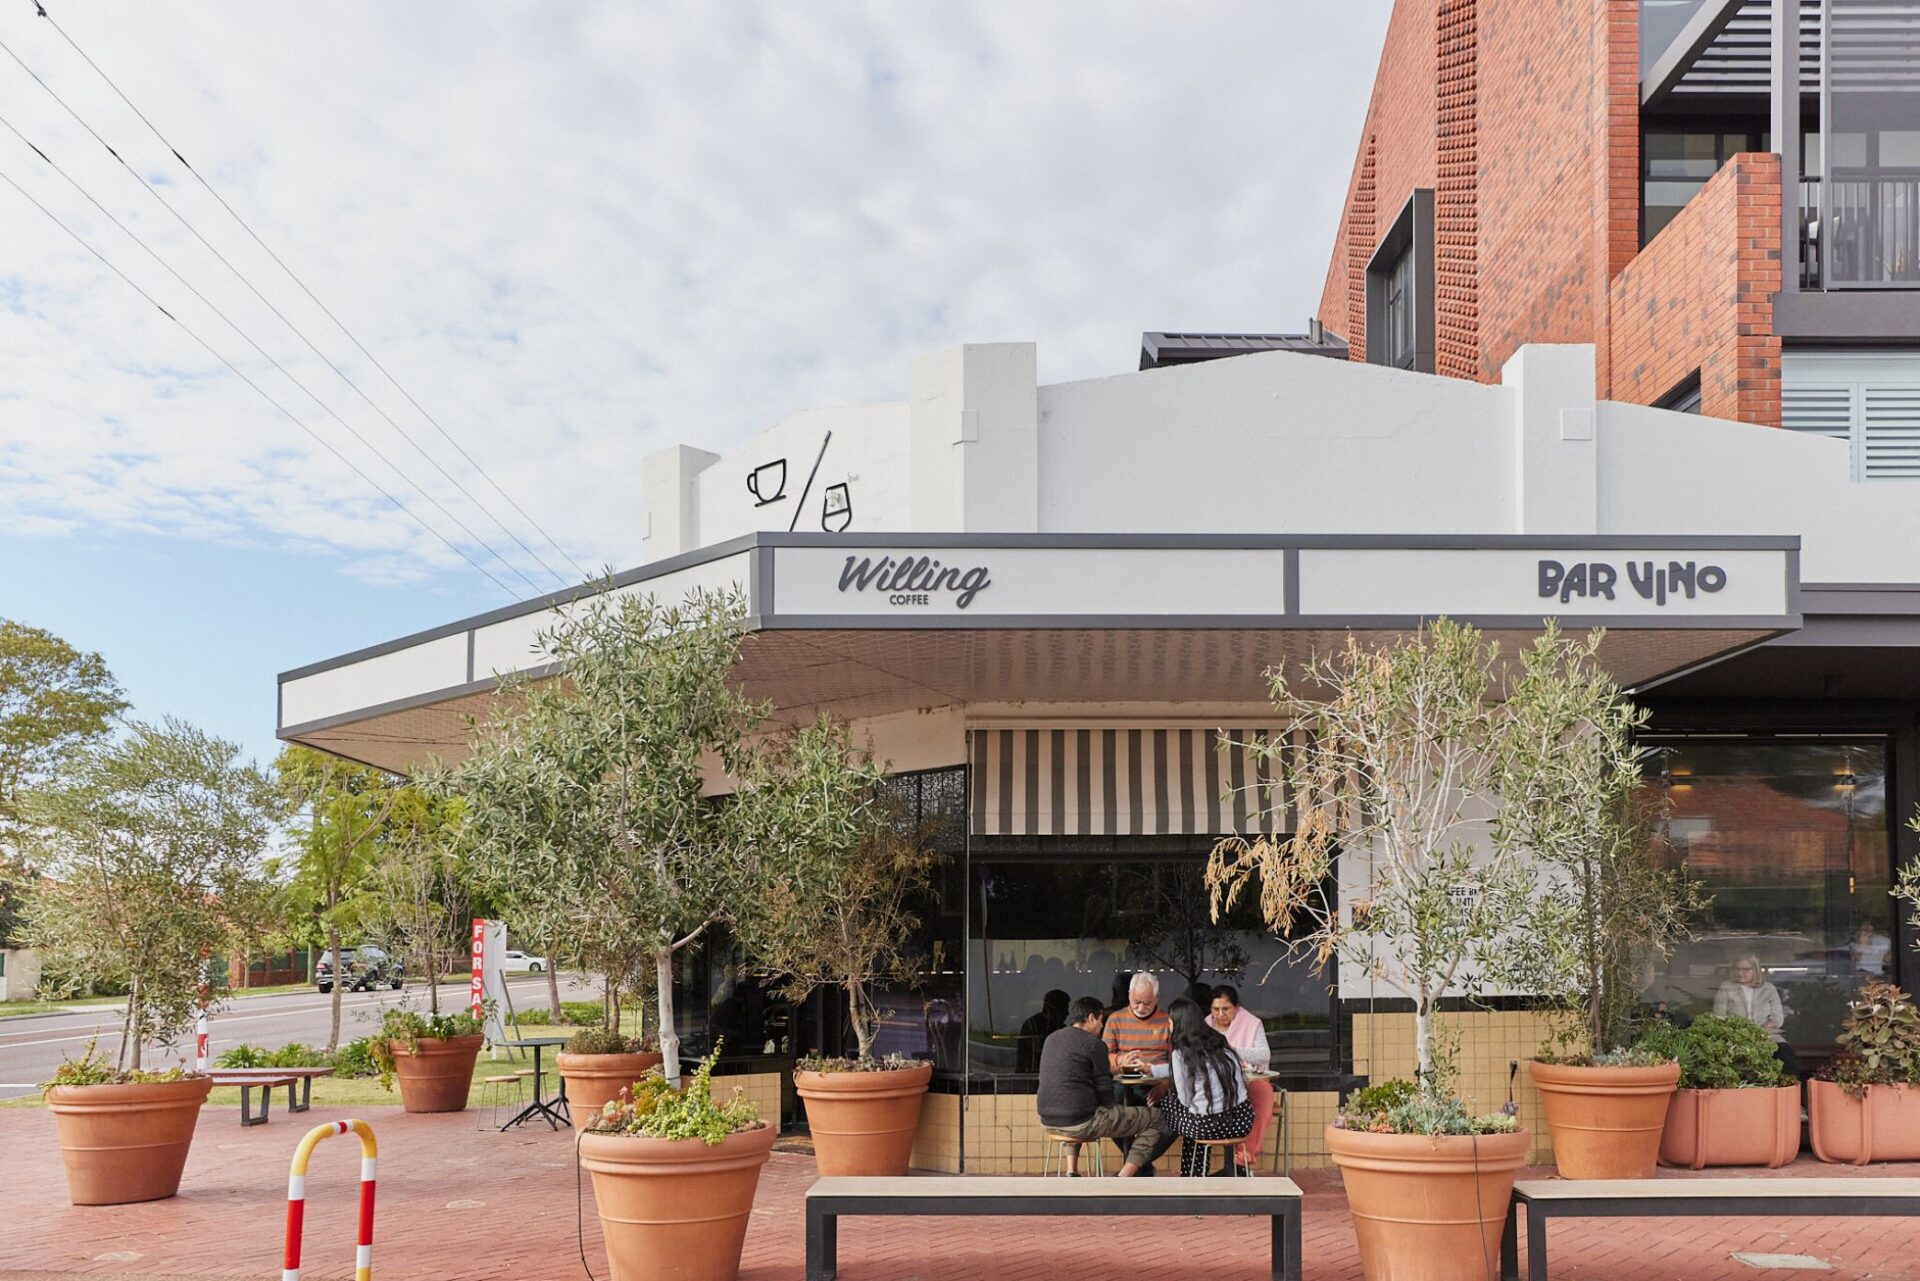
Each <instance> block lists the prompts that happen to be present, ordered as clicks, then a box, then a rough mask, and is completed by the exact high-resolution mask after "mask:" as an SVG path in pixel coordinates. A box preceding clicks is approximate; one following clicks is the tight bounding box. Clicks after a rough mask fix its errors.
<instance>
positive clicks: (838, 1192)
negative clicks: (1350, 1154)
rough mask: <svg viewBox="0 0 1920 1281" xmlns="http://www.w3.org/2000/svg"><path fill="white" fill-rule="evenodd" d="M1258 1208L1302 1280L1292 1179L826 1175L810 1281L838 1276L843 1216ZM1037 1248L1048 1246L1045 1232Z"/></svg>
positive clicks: (813, 1229)
mask: <svg viewBox="0 0 1920 1281" xmlns="http://www.w3.org/2000/svg"><path fill="white" fill-rule="evenodd" d="M1083 1214H1085V1215H1124V1216H1127V1217H1129V1218H1131V1217H1136V1216H1139V1215H1202V1214H1205V1215H1259V1216H1265V1217H1268V1218H1270V1219H1272V1221H1273V1276H1274V1279H1275V1281H1300V1189H1299V1187H1297V1186H1296V1185H1295V1184H1294V1182H1293V1180H1292V1179H1272V1178H1258V1179H1119V1178H1114V1179H1037V1178H1031V1177H1026V1178H1022V1177H1018V1176H1004V1175H965V1174H958V1175H924V1176H910V1177H907V1178H898V1179H893V1178H825V1179H820V1180H819V1181H817V1182H816V1183H815V1184H814V1185H813V1186H812V1187H811V1188H808V1189H807V1281H833V1276H834V1273H835V1271H837V1269H838V1267H839V1253H838V1246H839V1219H840V1217H841V1216H842V1215H892V1216H920V1217H926V1218H950V1217H955V1216H960V1215H1062V1216H1064V1215H1083ZM1031 1248H1032V1249H1036V1250H1038V1249H1042V1248H1044V1246H1043V1243H1042V1241H1041V1239H1039V1238H1035V1239H1034V1240H1033V1241H1032V1242H1031Z"/></svg>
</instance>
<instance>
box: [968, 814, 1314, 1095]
mask: <svg viewBox="0 0 1920 1281" xmlns="http://www.w3.org/2000/svg"><path fill="white" fill-rule="evenodd" d="M1210 845H1211V841H1210V839H1209V838H1206V837H1064V836H1063V837H975V838H974V840H973V848H972V869H971V876H970V882H969V896H970V898H969V908H970V916H969V926H968V930H969V937H968V950H967V956H968V965H967V973H968V990H967V1029H966V1031H967V1057H968V1062H967V1069H968V1072H969V1074H970V1075H971V1076H974V1077H981V1076H990V1077H993V1076H1012V1075H1020V1074H1023V1073H1027V1072H1031V1071H1033V1065H1034V1064H1035V1063H1036V1062H1037V1060H1038V1043H1039V1042H1040V1041H1041V1040H1044V1039H1045V1035H1046V1033H1047V1032H1048V1031H1050V1030H1052V1029H1053V1028H1055V1027H1057V1026H1058V1023H1057V1022H1056V1021H1054V1018H1055V1016H1054V1015H1053V1013H1052V1007H1053V1006H1055V1005H1059V1004H1060V994H1062V993H1064V994H1065V996H1066V998H1067V999H1068V1000H1071V999H1073V998H1076V997H1081V996H1093V997H1098V998H1099V999H1100V1000H1101V1001H1103V1002H1105V1003H1106V1004H1107V1005H1108V1006H1109V1007H1113V1006H1117V1005H1120V1004H1122V1003H1124V1002H1125V1000H1126V983H1127V980H1128V978H1129V977H1130V976H1131V975H1132V974H1133V973H1134V972H1135V971H1138V970H1146V971H1149V972H1151V973H1152V974H1153V975H1154V976H1155V977H1156V978H1158V979H1159V980H1160V998H1161V1003H1162V1004H1163V1005H1164V1004H1166V1003H1168V1002H1171V1001H1172V1000H1173V999H1174V998H1175V997H1178V996H1182V995H1188V994H1192V993H1195V992H1197V991H1198V990H1200V989H1206V990H1207V991H1208V992H1210V991H1211V989H1212V988H1214V987H1216V986H1218V985H1220V984H1223V983H1225V984H1231V985H1233V986H1234V987H1236V988H1238V989H1239V991H1240V998H1241V1002H1242V1004H1243V1005H1244V1006H1245V1007H1246V1008H1247V1009H1249V1010H1251V1011H1252V1012H1253V1013H1254V1014H1255V1015H1257V1016H1259V1017H1260V1019H1261V1020H1262V1021H1263V1022H1264V1023H1265V1025H1266V1028H1267V1038H1268V1041H1269V1042H1270V1043H1271V1044H1272V1046H1273V1050H1274V1059H1275V1062H1276V1064H1280V1065H1285V1066H1292V1067H1295V1068H1298V1069H1301V1070H1318V1071H1324V1070H1326V1069H1327V1068H1328V1067H1329V1066H1330V1064H1331V1062H1332V1054H1333V1024H1332V1018H1331V1011H1332V998H1331V994H1330V993H1329V990H1328V982H1327V980H1326V979H1325V978H1321V977H1316V976H1315V975H1313V974H1312V972H1311V967H1310V966H1309V965H1307V964H1305V963H1300V962H1293V961H1290V960H1289V959H1288V958H1287V954H1286V944H1285V943H1284V942H1283V941H1282V940H1279V939H1276V938H1275V937H1274V935H1273V933H1272V931H1271V930H1269V929H1268V928H1266V927H1265V926H1264V925H1263V924H1262V923H1261V922H1260V919H1259V913H1258V910H1257V908H1256V907H1255V905H1254V904H1252V903H1250V902H1246V901H1243V902H1241V903H1239V904H1237V905H1236V906H1235V907H1234V909H1233V910H1232V911H1231V912H1230V913H1228V914H1227V915H1226V916H1225V917H1224V918H1223V919H1222V920H1220V921H1219V922H1215V921H1214V920H1213V919H1212V917H1211V913H1210V911H1209V906H1208V900H1207V891H1206V886H1205V880H1204V878H1205V868H1206V852H1207V849H1208V848H1209V846H1210Z"/></svg>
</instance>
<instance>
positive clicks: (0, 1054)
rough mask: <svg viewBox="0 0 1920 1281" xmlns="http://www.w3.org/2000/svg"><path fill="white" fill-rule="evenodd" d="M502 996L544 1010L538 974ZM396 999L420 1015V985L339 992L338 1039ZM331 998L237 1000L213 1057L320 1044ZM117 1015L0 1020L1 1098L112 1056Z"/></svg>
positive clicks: (160, 1059) (588, 995)
mask: <svg viewBox="0 0 1920 1281" xmlns="http://www.w3.org/2000/svg"><path fill="white" fill-rule="evenodd" d="M507 996H508V999H509V1000H510V1001H511V1002H512V1003H513V1008H514V1009H516V1010H525V1009H540V1008H544V1007H545V1005H546V1001H547V981H546V978H545V976H544V975H539V974H532V975H516V976H514V977H513V978H510V979H509V980H508V981H507ZM599 996H600V989H599V988H598V987H597V986H594V987H589V986H587V985H586V984H584V983H582V982H581V981H580V979H579V978H578V977H577V976H568V975H562V976H561V978H560V998H561V999H562V1000H565V1001H588V1000H595V999H598V997H599ZM466 999H467V985H466V983H465V982H464V981H462V982H459V983H443V984H442V985H441V987H440V1008H441V1009H443V1010H452V1009H458V1008H460V1007H461V1006H462V1005H464V1004H465V1003H466ZM402 1000H405V1001H406V1002H407V1003H408V1004H409V1005H410V1006H411V1007H412V1008H414V1009H416V1010H424V1009H425V1008H426V1005H427V992H426V987H425V985H424V984H420V983H408V984H407V986H406V987H405V988H404V989H402V990H401V991H398V992H392V991H386V990H381V991H377V992H347V993H343V994H342V997H341V1001H340V1039H341V1040H342V1041H351V1040H353V1039H354V1038H355V1037H361V1036H365V1035H367V1034H368V1033H369V1032H371V1031H373V1029H374V1024H375V1021H376V1020H377V1019H378V1018H379V1017H380V1011H381V1010H382V1009H384V1008H385V1007H387V1006H390V1005H394V1004H397V1003H398V1002H400V1001H402ZM332 1001H333V998H332V997H331V996H322V995H320V994H319V993H318V992H316V991H307V992H286V993H282V994H280V995H278V996H241V997H238V998H236V999H235V1000H232V1001H230V1002H228V1004H227V1006H226V1008H225V1009H223V1010H221V1011H219V1012H218V1013H216V1014H215V1015H214V1016H213V1017H212V1019H211V1020H210V1024H211V1026H210V1029H209V1033H210V1039H211V1041H212V1049H213V1054H214V1056H215V1057H218V1056H219V1054H220V1052H221V1051H222V1050H224V1049H229V1048H231V1047H232V1046H235V1045H238V1044H239V1043H241V1042H243V1041H244V1042H247V1043H248V1044H250V1045H257V1046H261V1047H263V1048H268V1049H271V1048H273V1047H275V1046H280V1045H285V1044H287V1043H288V1042H289V1041H303V1042H305V1043H306V1044H308V1045H313V1046H321V1045H325V1044H326V1043H327V1028H328V1025H329V1023H330V1022H331V1014H330V1013H329V1011H330V1009H331V1007H332ZM120 1017H121V1007H119V1006H117V1005H110V1004H106V1003H104V1002H103V1003H102V1004H101V1005H99V1006H89V1007H86V1008H83V1009H76V1010H73V1011H72V1012H70V1013H62V1014H49V1015H44V1016H32V1015H29V1016H24V1017H19V1018H7V1019H0V1099H11V1098H18V1097H20V1096H21V1095H23V1094H32V1093H35V1092H37V1091H38V1090H39V1088H40V1086H39V1084H38V1083H39V1082H41V1081H45V1080H47V1079H48V1078H50V1077H51V1076H52V1075H53V1072H54V1069H55V1068H57V1067H58V1066H59V1065H60V1060H61V1059H62V1058H64V1057H68V1056H78V1055H79V1054H80V1053H81V1052H82V1051H83V1050H84V1049H85V1048H86V1044H87V1042H88V1041H89V1040H91V1039H92V1038H93V1037H95V1036H96V1035H97V1036H98V1037H99V1038H100V1045H99V1048H100V1050H101V1052H102V1053H104V1054H106V1055H107V1056H108V1057H109V1058H111V1057H113V1056H114V1055H116V1054H117V1053H118V1052H119V1048H120ZM183 1057H184V1058H187V1059H191V1058H192V1057H193V1037H192V1035H191V1034H189V1035H188V1036H187V1037H186V1039H185V1040H183V1041H182V1042H181V1044H180V1045H179V1046H177V1047H175V1048H174V1049H173V1050H171V1051H169V1050H168V1049H167V1048H166V1047H164V1046H157V1045H156V1046H148V1047H147V1048H146V1050H145V1051H144V1052H143V1055H142V1058H143V1060H144V1061H145V1063H146V1065H147V1066H149V1067H170V1066H172V1065H173V1064H174V1063H176V1062H178V1061H180V1060H181V1059H182V1058H183Z"/></svg>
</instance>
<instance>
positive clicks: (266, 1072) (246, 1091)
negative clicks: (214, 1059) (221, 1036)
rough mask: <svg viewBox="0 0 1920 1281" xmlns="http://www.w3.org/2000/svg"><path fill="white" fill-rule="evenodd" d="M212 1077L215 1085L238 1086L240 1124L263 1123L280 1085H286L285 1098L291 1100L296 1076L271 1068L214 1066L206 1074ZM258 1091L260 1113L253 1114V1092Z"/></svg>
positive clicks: (289, 1101) (290, 1101) (265, 1121)
mask: <svg viewBox="0 0 1920 1281" xmlns="http://www.w3.org/2000/svg"><path fill="white" fill-rule="evenodd" d="M207 1075H208V1076H211V1077H212V1078H213V1083H214V1085H216V1086H223V1085H226V1086H231V1085H237V1086H239V1087H240V1124H241V1125H242V1126H249V1125H265V1124H266V1123H267V1110H268V1108H269V1106H270V1105H271V1104H272V1103H273V1092H274V1091H275V1090H276V1089H278V1088H280V1087H281V1086H283V1085H284V1086H286V1087H287V1100H288V1103H289V1105H291V1103H292V1100H293V1084H294V1081H295V1079H296V1078H294V1077H291V1076H283V1075H280V1074H278V1073H277V1072H276V1071H275V1070H274V1069H272V1068H215V1069H214V1070H213V1071H212V1072H209V1073H208V1074H207ZM256 1089H257V1090H259V1091H260V1115H259V1116H255V1115H254V1114H253V1103H252V1098H253V1092H254V1091H255V1090H256Z"/></svg>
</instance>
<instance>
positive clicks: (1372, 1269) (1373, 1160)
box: [1327, 1126, 1529, 1281]
mask: <svg viewBox="0 0 1920 1281" xmlns="http://www.w3.org/2000/svg"><path fill="white" fill-rule="evenodd" d="M1528 1142H1529V1138H1528V1135H1527V1132H1526V1131H1524V1130H1522V1131H1519V1132H1518V1133H1515V1134H1483V1135H1479V1136H1465V1135H1462V1136H1457V1137H1456V1136H1448V1137H1444V1138H1428V1137H1426V1136H1425V1135H1420V1134H1367V1133H1364V1132H1361V1131H1356V1130H1342V1129H1337V1128H1335V1127H1334V1126H1328V1127H1327V1150H1328V1151H1329V1152H1331V1153H1332V1154H1333V1163H1334V1164H1335V1165H1337V1166H1339V1167H1340V1177H1341V1180H1342V1181H1343V1182H1344V1183H1345V1184H1346V1187H1347V1205H1348V1207H1349V1208H1350V1209H1351V1210H1352V1212H1353V1232H1354V1235H1355V1236H1356V1237H1358V1238H1359V1240H1360V1270H1361V1272H1362V1273H1363V1274H1364V1275H1365V1276H1366V1278H1367V1281H1487V1278H1489V1277H1496V1276H1498V1275H1499V1274H1500V1273H1499V1269H1500V1235H1501V1232H1502V1231H1503V1230H1504V1229H1505V1227H1506V1221H1507V1204H1508V1202H1509V1201H1510V1200H1511V1199H1512V1197H1513V1180H1514V1176H1515V1174H1516V1173H1517V1172H1518V1171H1519V1169H1520V1166H1521V1165H1522V1164H1523V1163H1524V1162H1525V1161H1526V1159H1527V1144H1528Z"/></svg>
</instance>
